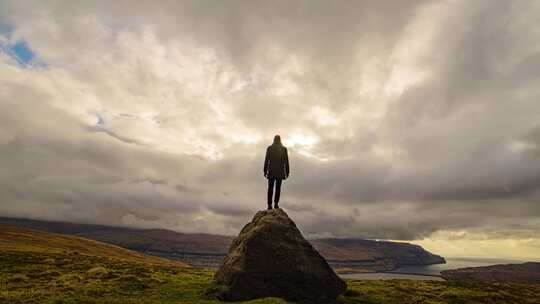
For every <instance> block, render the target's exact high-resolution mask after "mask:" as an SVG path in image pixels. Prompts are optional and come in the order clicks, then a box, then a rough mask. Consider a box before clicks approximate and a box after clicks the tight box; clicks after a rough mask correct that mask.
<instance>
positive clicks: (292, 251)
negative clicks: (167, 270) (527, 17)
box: [213, 209, 347, 302]
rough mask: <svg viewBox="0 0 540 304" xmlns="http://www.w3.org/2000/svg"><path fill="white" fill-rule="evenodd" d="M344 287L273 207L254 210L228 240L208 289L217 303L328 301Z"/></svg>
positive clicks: (343, 283)
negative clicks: (274, 299) (276, 299)
mask: <svg viewBox="0 0 540 304" xmlns="http://www.w3.org/2000/svg"><path fill="white" fill-rule="evenodd" d="M346 287H347V286H346V284H345V282H343V281H342V280H341V279H340V278H339V277H338V276H337V275H336V274H335V273H334V271H333V270H332V269H331V268H330V266H328V263H327V262H326V261H325V259H324V258H323V257H322V256H321V255H320V254H319V253H318V252H317V251H316V250H315V249H314V248H313V246H311V244H310V243H309V242H308V241H307V240H306V239H305V238H304V237H303V236H302V234H301V233H300V231H299V230H298V228H297V227H296V225H295V224H294V222H293V221H292V220H291V219H290V218H289V217H288V216H287V214H286V213H285V212H284V211H283V210H281V209H273V210H266V211H259V212H257V214H255V216H254V217H253V220H252V221H251V222H250V223H248V224H247V225H246V226H245V227H244V228H243V229H242V231H241V232H240V235H238V237H237V238H236V239H235V240H234V241H233V243H232V244H231V247H230V249H229V254H228V256H227V257H226V258H225V260H224V261H223V264H222V265H221V267H220V268H219V269H218V271H217V272H216V274H215V276H214V289H213V290H214V293H217V297H218V298H219V299H222V300H233V301H242V300H251V299H256V298H262V297H280V298H284V299H286V300H290V301H311V302H328V301H330V300H332V299H335V298H336V297H337V296H338V295H339V294H341V293H343V292H345V290H346Z"/></svg>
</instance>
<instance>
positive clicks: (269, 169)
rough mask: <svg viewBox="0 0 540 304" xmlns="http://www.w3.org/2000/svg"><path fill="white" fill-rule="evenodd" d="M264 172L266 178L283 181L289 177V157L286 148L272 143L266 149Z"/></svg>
mask: <svg viewBox="0 0 540 304" xmlns="http://www.w3.org/2000/svg"><path fill="white" fill-rule="evenodd" d="M263 170H264V172H265V173H266V174H267V175H266V177H267V178H279V179H285V178H287V177H288V176H289V156H288V155H287V148H285V147H284V146H283V145H282V144H280V143H273V144H272V145H270V146H268V148H266V156H265V157H264V169H263Z"/></svg>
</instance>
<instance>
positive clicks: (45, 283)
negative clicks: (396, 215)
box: [0, 250, 540, 304]
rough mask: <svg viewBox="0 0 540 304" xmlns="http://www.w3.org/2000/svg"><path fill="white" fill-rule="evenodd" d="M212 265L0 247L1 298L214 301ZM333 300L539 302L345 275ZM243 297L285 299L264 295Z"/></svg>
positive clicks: (505, 291)
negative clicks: (209, 290) (345, 288)
mask: <svg viewBox="0 0 540 304" xmlns="http://www.w3.org/2000/svg"><path fill="white" fill-rule="evenodd" d="M212 275H213V270H209V269H197V268H189V267H181V266H170V265H169V266H166V265H156V264H150V263H144V262H137V261H131V260H122V259H117V258H104V257H98V256H92V255H86V254H81V253H77V252H69V251H66V252H30V251H9V250H2V251H0V303H81V304H84V303H219V302H218V301H217V300H214V299H209V298H206V297H205V296H204V292H205V290H206V289H207V288H208V287H209V286H210V282H211V279H212ZM347 284H348V287H349V290H348V291H347V294H345V295H343V296H340V298H339V299H338V301H337V302H338V303H540V286H539V285H516V284H479V283H467V284H463V283H451V282H435V281H413V280H389V281H367V280H366V281H359V280H348V281H347ZM246 303H253V304H255V303H287V302H286V301H283V300H281V299H276V298H266V299H259V300H254V301H250V302H246Z"/></svg>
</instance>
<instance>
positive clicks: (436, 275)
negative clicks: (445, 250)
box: [340, 258, 525, 280]
mask: <svg viewBox="0 0 540 304" xmlns="http://www.w3.org/2000/svg"><path fill="white" fill-rule="evenodd" d="M523 262H525V261H520V260H503V259H485V258H447V259H446V264H436V265H423V266H402V267H399V268H397V269H396V270H393V271H390V272H377V273H352V274H341V275H340V277H342V278H347V279H361V280H389V279H412V280H443V279H442V278H441V277H440V275H441V271H443V270H447V269H456V268H464V267H480V266H489V265H496V264H517V263H523Z"/></svg>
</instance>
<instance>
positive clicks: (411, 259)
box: [0, 217, 445, 271]
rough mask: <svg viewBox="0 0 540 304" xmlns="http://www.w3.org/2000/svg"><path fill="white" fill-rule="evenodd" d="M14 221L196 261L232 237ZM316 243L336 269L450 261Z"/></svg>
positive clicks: (385, 245) (355, 244)
mask: <svg viewBox="0 0 540 304" xmlns="http://www.w3.org/2000/svg"><path fill="white" fill-rule="evenodd" d="M1 223H3V224H9V225H15V226H20V227H27V228H32V229H38V230H43V231H49V232H55V233H63V234H71V235H77V236H81V237H85V238H89V239H94V240H99V241H102V242H106V243H111V244H115V245H118V246H121V247H124V248H128V249H131V250H135V251H138V252H141V253H145V254H149V255H155V256H161V257H166V258H171V259H179V260H182V261H184V262H186V263H188V264H192V265H197V266H216V265H217V264H219V262H220V261H221V259H222V258H223V257H224V256H225V255H226V253H227V251H228V249H229V245H230V243H231V241H232V240H233V237H231V236H222V235H212V234H186V233H178V232H174V231H170V230H164V229H134V228H122V227H111V226H103V225H88V224H74V223H65V222H50V221H40V220H28V219H16V218H2V217H0V224H1ZM310 242H311V243H312V244H313V246H314V247H315V248H316V249H317V250H318V251H319V252H320V253H321V254H322V255H323V256H324V257H325V258H326V259H327V260H328V261H329V263H330V264H331V265H332V266H333V267H334V268H362V269H364V270H371V271H373V270H375V271H380V270H392V269H394V268H396V267H398V266H400V265H427V264H439V263H445V260H444V258H442V257H440V256H438V255H434V254H432V253H430V252H428V251H426V250H424V249H423V248H422V247H420V246H418V245H413V244H409V243H401V242H386V241H372V240H362V239H314V240H310Z"/></svg>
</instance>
